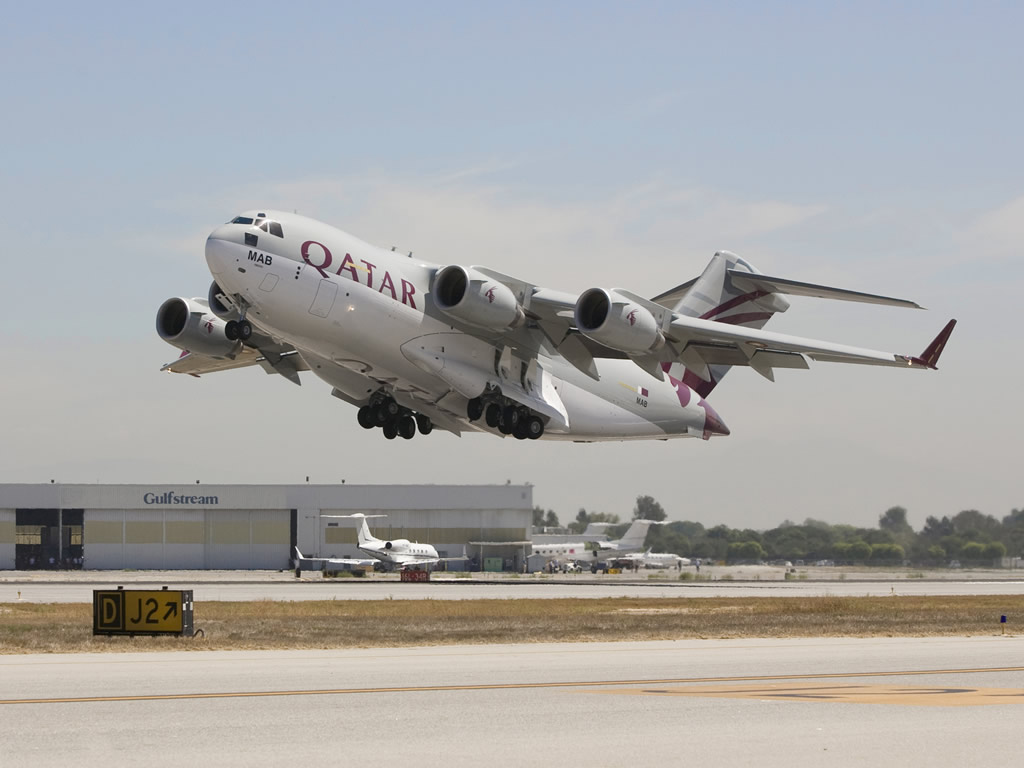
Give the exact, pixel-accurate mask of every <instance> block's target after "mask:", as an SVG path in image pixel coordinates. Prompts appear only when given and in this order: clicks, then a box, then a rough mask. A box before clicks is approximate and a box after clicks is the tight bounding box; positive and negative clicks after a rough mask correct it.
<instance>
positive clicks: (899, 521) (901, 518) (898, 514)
mask: <svg viewBox="0 0 1024 768" xmlns="http://www.w3.org/2000/svg"><path fill="white" fill-rule="evenodd" d="M878 527H879V528H881V529H882V530H883V531H888V532H889V533H891V534H892V535H893V536H896V537H900V536H905V535H906V534H912V533H913V532H914V529H913V528H911V527H910V523H908V522H907V510H905V509H904V508H903V507H889V509H887V510H886V511H885V512H884V513H883V514H882V515H881V516H880V517H879V518H878Z"/></svg>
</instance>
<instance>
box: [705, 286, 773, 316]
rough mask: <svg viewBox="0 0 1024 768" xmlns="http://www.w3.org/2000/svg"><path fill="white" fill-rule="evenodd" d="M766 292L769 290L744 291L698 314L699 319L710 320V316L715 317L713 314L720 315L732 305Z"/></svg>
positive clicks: (765, 294) (760, 295) (758, 297)
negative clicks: (740, 294)
mask: <svg viewBox="0 0 1024 768" xmlns="http://www.w3.org/2000/svg"><path fill="white" fill-rule="evenodd" d="M768 293H769V291H752V292H750V293H744V294H743V295H742V296H737V297H735V298H733V299H729V301H727V302H725V304H719V305H718V306H717V307H715V308H714V309H709V310H708V311H707V312H705V313H704V314H703V315H701V316H700V319H701V320H710V319H711V318H713V317H715V315H720V314H722V313H723V312H728V311H729V310H730V309H732V308H733V307H738V306H739V305H740V304H746V303H747V302H748V301H754V300H755V299H760V298H761V297H762V296H767V295H768Z"/></svg>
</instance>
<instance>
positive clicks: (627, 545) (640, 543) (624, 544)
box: [615, 520, 657, 550]
mask: <svg viewBox="0 0 1024 768" xmlns="http://www.w3.org/2000/svg"><path fill="white" fill-rule="evenodd" d="M652 525H657V523H656V522H655V521H654V520H634V521H633V522H632V524H631V525H630V526H629V528H628V529H627V530H626V533H625V534H624V535H623V536H622V538H621V539H619V540H618V541H616V542H615V548H616V549H620V550H627V549H643V548H644V540H645V539H646V538H647V529H648V528H650V527H651V526H652Z"/></svg>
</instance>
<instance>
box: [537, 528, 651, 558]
mask: <svg viewBox="0 0 1024 768" xmlns="http://www.w3.org/2000/svg"><path fill="white" fill-rule="evenodd" d="M652 525H658V523H657V522H655V521H654V520H634V521H633V522H632V524H631V525H630V526H629V528H628V529H627V530H626V533H625V534H623V536H622V538H621V539H616V540H615V541H591V542H583V541H578V542H567V543H562V544H535V545H534V546H533V552H532V554H534V555H542V556H544V557H545V558H547V559H548V560H559V561H561V560H585V561H587V562H589V563H600V562H604V561H605V560H608V559H612V558H618V557H621V556H622V555H624V554H626V553H629V552H637V551H638V550H641V549H643V547H644V539H646V538H647V529H648V528H650V527H651V526H652ZM588 544H589V546H588Z"/></svg>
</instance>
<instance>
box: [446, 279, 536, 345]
mask: <svg viewBox="0 0 1024 768" xmlns="http://www.w3.org/2000/svg"><path fill="white" fill-rule="evenodd" d="M433 295H434V304H436V305H437V308H438V309H440V310H441V311H442V312H444V313H445V314H446V315H449V316H450V317H454V318H455V319H456V320H461V321H462V322H464V323H469V324H470V325H475V326H477V327H480V328H488V329H490V330H494V331H503V330H505V329H506V328H517V327H518V326H520V325H522V324H523V321H524V320H525V319H526V315H525V314H524V313H523V308H522V307H521V306H519V302H518V301H517V300H516V297H515V294H514V293H512V291H511V289H509V287H508V286H507V285H505V284H504V283H500V282H498V281H497V280H494V279H492V278H490V277H487V276H486V275H483V274H481V273H479V272H477V271H476V270H475V269H467V268H466V267H460V266H458V265H457V264H450V265H448V266H447V267H443V268H442V269H440V270H438V272H437V274H436V275H435V276H434V289H433Z"/></svg>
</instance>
